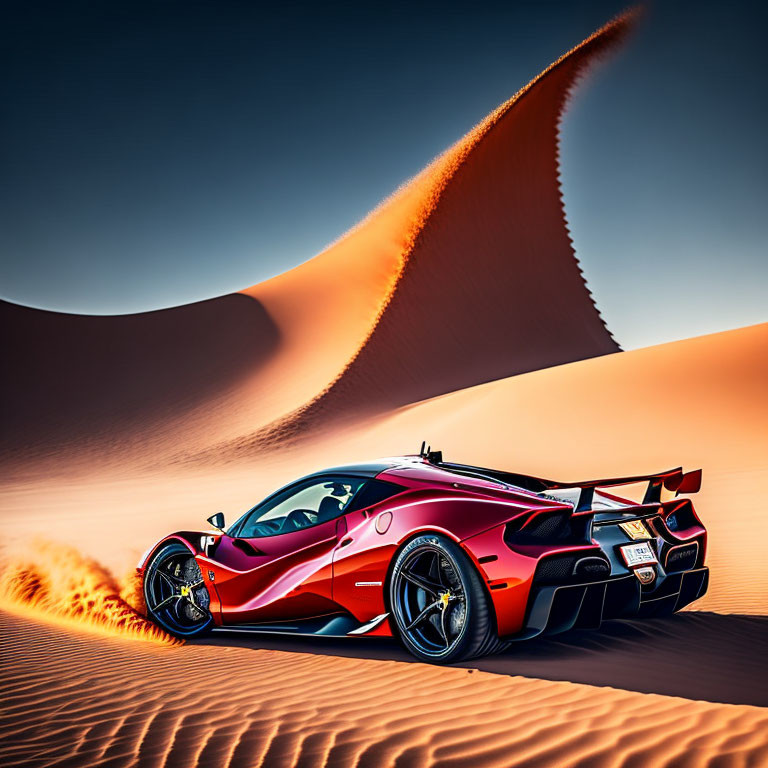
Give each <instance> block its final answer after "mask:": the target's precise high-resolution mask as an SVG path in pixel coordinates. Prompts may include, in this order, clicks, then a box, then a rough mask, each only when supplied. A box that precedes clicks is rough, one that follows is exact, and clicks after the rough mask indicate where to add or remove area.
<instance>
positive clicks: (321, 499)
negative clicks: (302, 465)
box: [237, 477, 365, 539]
mask: <svg viewBox="0 0 768 768" xmlns="http://www.w3.org/2000/svg"><path fill="white" fill-rule="evenodd" d="M364 482H365V479H364V478H359V477H322V478H312V479H310V480H307V481H306V482H304V483H300V484H299V485H294V486H291V487H290V488H286V489H285V490H284V491H282V492H280V493H277V494H275V495H274V496H272V497H271V498H269V499H267V500H266V501H265V502H263V503H262V504H259V505H258V506H257V507H255V508H254V509H253V510H252V511H251V512H250V513H249V514H248V515H247V516H246V518H245V520H244V522H243V524H242V525H241V526H240V527H239V530H238V531H237V535H238V536H240V537H242V538H245V539H250V538H258V537H261V536H276V535H277V534H281V533H291V532H292V531H299V530H301V529H302V528H309V527H310V526H312V525H319V524H320V523H324V522H326V521H328V520H333V518H335V517H338V516H339V515H340V514H342V512H345V511H347V507H348V506H349V503H350V501H351V500H352V498H353V497H354V495H355V494H356V493H357V491H358V490H359V489H360V486H362V485H363V483H364Z"/></svg>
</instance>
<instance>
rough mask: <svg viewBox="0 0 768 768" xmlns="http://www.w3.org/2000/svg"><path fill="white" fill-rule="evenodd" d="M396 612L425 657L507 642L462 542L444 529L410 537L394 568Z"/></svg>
mask: <svg viewBox="0 0 768 768" xmlns="http://www.w3.org/2000/svg"><path fill="white" fill-rule="evenodd" d="M389 599H390V606H391V608H392V614H393V616H394V619H395V623H396V624H397V628H398V630H399V633H400V638H401V640H402V641H403V644H404V645H405V647H406V648H407V649H408V650H409V651H410V652H411V653H412V654H413V655H414V656H416V657H418V658H419V659H422V660H424V661H431V662H438V663H448V662H452V661H461V660H462V659H470V658H473V657H476V656H485V655H486V654H489V653H496V652H498V651H500V650H502V649H503V648H505V647H506V645H507V644H506V643H504V642H502V641H500V640H499V638H498V635H497V634H496V622H495V617H494V614H493V609H492V606H491V603H490V598H489V597H488V595H487V594H486V592H485V589H484V587H483V583H482V581H481V580H480V576H479V575H478V573H477V571H476V569H475V567H474V566H473V565H472V563H471V561H470V560H469V558H468V557H467V555H466V554H464V552H463V551H462V550H461V548H460V547H459V546H458V545H457V544H456V543H455V542H453V541H451V540H450V539H448V538H447V537H445V536H441V535H439V534H431V533H430V534H425V535H422V536H418V537H416V538H414V539H412V540H411V541H409V542H408V543H407V544H406V545H405V547H403V549H402V550H401V552H400V553H399V555H398V556H397V559H396V560H395V564H394V567H393V569H392V578H391V580H390V586H389Z"/></svg>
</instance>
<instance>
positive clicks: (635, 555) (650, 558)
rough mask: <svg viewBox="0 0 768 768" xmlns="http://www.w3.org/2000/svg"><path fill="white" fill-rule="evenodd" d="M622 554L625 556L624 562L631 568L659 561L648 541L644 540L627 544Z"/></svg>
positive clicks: (622, 549)
mask: <svg viewBox="0 0 768 768" xmlns="http://www.w3.org/2000/svg"><path fill="white" fill-rule="evenodd" d="M621 555H622V557H623V558H624V562H625V563H626V564H627V565H628V566H629V567H630V568H633V567H634V566H636V565H645V564H646V563H658V562H659V561H658V560H657V559H656V555H654V554H653V550H652V549H651V545H650V544H649V543H648V542H647V541H644V542H643V543H642V544H626V545H625V546H623V547H622V548H621Z"/></svg>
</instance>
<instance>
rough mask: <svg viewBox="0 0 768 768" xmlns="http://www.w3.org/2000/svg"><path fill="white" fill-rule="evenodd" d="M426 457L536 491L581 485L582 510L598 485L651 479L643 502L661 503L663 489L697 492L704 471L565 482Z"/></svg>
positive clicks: (678, 470)
mask: <svg viewBox="0 0 768 768" xmlns="http://www.w3.org/2000/svg"><path fill="white" fill-rule="evenodd" d="M420 455H421V456H422V458H424V459H426V460H427V461H428V462H430V464H434V465H435V466H439V467H442V468H443V469H447V470H450V471H452V472H465V473H469V474H473V475H479V476H481V477H485V478H491V479H494V480H500V481H501V482H503V483H508V484H509V485H515V486H517V487H518V488H524V489H525V490H527V491H532V492H533V493H542V492H544V491H551V490H554V489H556V488H579V489H580V493H579V500H578V502H577V504H576V511H577V512H582V511H585V510H588V509H591V508H592V500H593V497H594V494H595V489H596V488H612V487H616V486H620V485H634V484H635V483H643V482H647V483H648V486H647V488H646V489H645V495H644V496H643V504H658V503H659V502H660V501H661V490H662V488H666V489H667V490H668V491H675V494H676V495H680V494H681V493H697V492H698V491H699V490H700V489H701V474H702V473H701V470H700V469H695V470H693V471H691V472H683V468H682V467H677V468H676V469H668V470H667V471H666V472H657V473H656V474H653V475H629V476H626V477H610V478H604V479H602V480H579V481H576V482H563V481H560V480H546V479H544V478H542V477H535V476H533V475H520V474H517V473H514V472H504V471H502V470H498V469H486V468H484V467H473V466H470V465H468V464H453V463H451V462H447V461H443V455H442V452H440V451H431V450H427V451H426V452H425V451H424V448H423V447H422V451H421V453H420Z"/></svg>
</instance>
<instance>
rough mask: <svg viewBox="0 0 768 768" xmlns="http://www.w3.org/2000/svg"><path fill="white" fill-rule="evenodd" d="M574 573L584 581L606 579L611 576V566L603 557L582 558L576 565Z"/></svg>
mask: <svg viewBox="0 0 768 768" xmlns="http://www.w3.org/2000/svg"><path fill="white" fill-rule="evenodd" d="M573 573H574V575H575V576H577V577H579V579H580V580H584V581H589V580H598V579H604V578H606V577H608V576H610V575H611V566H610V563H609V562H608V561H607V560H604V559H603V558H602V557H582V558H581V560H579V561H578V562H577V563H576V565H575V567H574V569H573Z"/></svg>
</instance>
